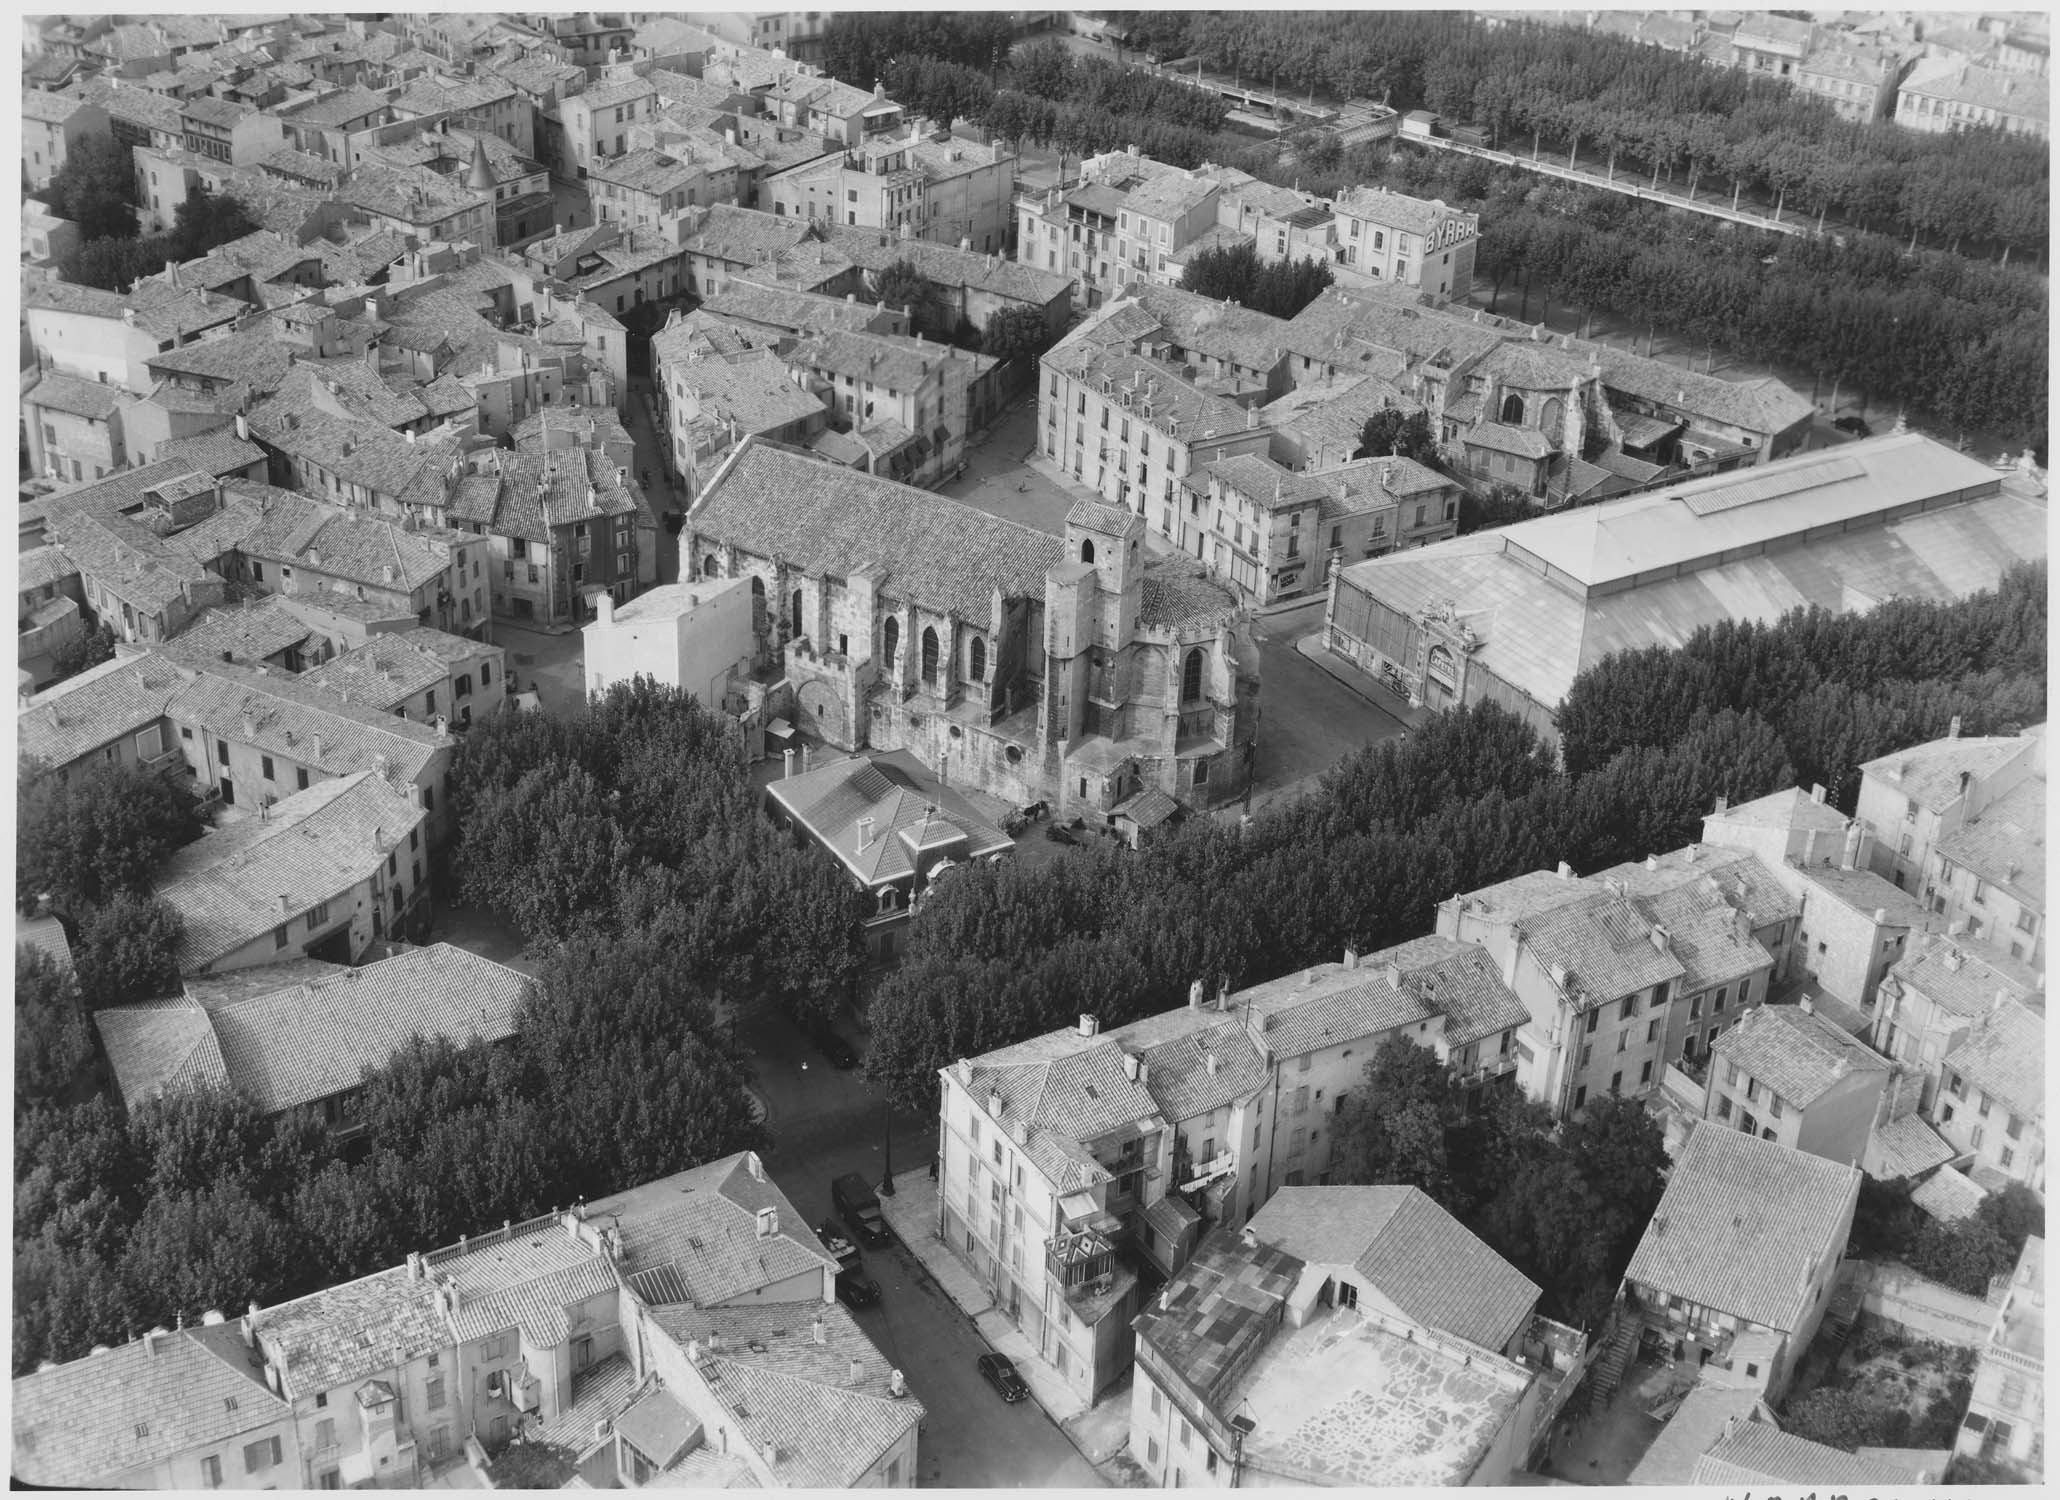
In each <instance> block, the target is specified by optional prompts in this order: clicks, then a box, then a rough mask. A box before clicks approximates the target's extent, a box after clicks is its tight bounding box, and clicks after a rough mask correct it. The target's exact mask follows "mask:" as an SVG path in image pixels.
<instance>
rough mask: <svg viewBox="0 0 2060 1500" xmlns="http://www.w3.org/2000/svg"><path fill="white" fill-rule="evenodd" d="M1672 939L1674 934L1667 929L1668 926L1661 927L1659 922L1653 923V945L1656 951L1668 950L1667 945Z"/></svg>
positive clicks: (1663, 951)
mask: <svg viewBox="0 0 2060 1500" xmlns="http://www.w3.org/2000/svg"><path fill="white" fill-rule="evenodd" d="M1672 940H1673V939H1672V935H1671V934H1670V933H1669V932H1668V931H1667V930H1666V928H1664V927H1661V926H1660V925H1658V924H1657V923H1654V924H1653V928H1652V946H1653V949H1654V950H1655V951H1656V952H1660V953H1665V952H1666V951H1667V945H1668V944H1669V943H1670V942H1671V941H1672Z"/></svg>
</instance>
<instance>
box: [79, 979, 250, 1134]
mask: <svg viewBox="0 0 2060 1500" xmlns="http://www.w3.org/2000/svg"><path fill="white" fill-rule="evenodd" d="M93 1025H94V1026H95V1027H96V1028H97V1029H98V1030H99V1032H100V1041H101V1045H102V1046H103V1047H105V1048H106V1050H107V1062H108V1066H109V1067H111V1068H112V1069H113V1070H114V1079H115V1086H116V1087H117V1088H119V1089H120V1090H121V1095H122V1101H123V1103H124V1104H125V1105H127V1107H129V1108H130V1109H135V1108H137V1107H138V1106H139V1105H141V1104H143V1103H145V1102H146V1101H148V1100H151V1099H155V1098H159V1097H161V1096H164V1095H169V1094H176V1093H180V1092H182V1091H184V1090H186V1089H192V1088H200V1089H221V1088H227V1087H228V1086H229V1068H228V1063H227V1062H226V1061H225V1060H224V1058H223V1057H222V1047H221V1041H220V1039H219V1038H218V1037H217V1036H216V1035H215V1028H214V1023H213V1021H212V1020H211V1019H210V1018H209V1016H208V1013H207V1011H206V1010H205V1009H203V1008H202V1007H201V1006H199V1005H198V1004H196V1003H194V1002H193V1001H191V1000H187V999H184V998H181V999H177V1000H154V1001H151V1002H149V1003H148V1004H144V1005H125V1006H121V1007H119V1008H117V1009H113V1010H97V1011H95V1012H93Z"/></svg>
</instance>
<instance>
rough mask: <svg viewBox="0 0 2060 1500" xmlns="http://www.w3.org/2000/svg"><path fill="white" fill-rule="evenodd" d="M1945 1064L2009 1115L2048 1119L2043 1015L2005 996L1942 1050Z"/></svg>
mask: <svg viewBox="0 0 2060 1500" xmlns="http://www.w3.org/2000/svg"><path fill="white" fill-rule="evenodd" d="M1945 1065H1946V1067H1947V1068H1948V1069H1949V1070H1950V1071H1952V1072H1955V1073H1958V1074H1959V1075H1960V1076H1961V1077H1962V1078H1965V1079H1966V1080H1967V1081H1968V1082H1969V1083H1971V1084H1973V1085H1974V1087H1976V1088H1977V1089H1980V1090H1981V1092H1982V1093H1984V1094H1986V1095H1988V1096H1989V1097H1990V1098H1991V1099H1994V1100H1995V1101H1996V1102H1997V1103H1999V1104H2001V1105H2002V1106H2003V1107H2004V1108H2005V1109H2007V1110H2009V1111H2010V1112H2011V1113H2012V1114H2014V1115H2017V1116H2020V1117H2021V1118H2023V1119H2027V1120H2043V1119H2045V1117H2046V1019H2045V1017H2044V1015H2042V1014H2040V1013H2038V1012H2035V1011H2033V1010H2032V1009H2030V1008H2029V1007H2028V1006H2024V1005H2020V1004H2018V1003H2017V1002H2016V1001H2014V1000H2004V1001H2003V1002H2002V1003H2001V1004H1999V1005H1997V1006H1996V1008H1995V1009H1994V1010H1992V1011H1990V1012H1989V1013H1988V1014H1987V1015H1985V1016H1983V1017H1982V1018H1981V1019H1980V1020H1978V1021H1976V1022H1975V1023H1974V1028H1973V1029H1972V1030H1971V1031H1969V1032H1968V1034H1967V1039H1966V1040H1965V1041H1963V1042H1962V1043H1960V1045H1959V1046H1957V1047H1955V1048H1954V1049H1953V1050H1952V1051H1951V1052H1949V1053H1947V1054H1946V1063H1945Z"/></svg>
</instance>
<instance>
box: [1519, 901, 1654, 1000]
mask: <svg viewBox="0 0 2060 1500" xmlns="http://www.w3.org/2000/svg"><path fill="white" fill-rule="evenodd" d="M1653 926H1654V924H1653V922H1652V921H1651V919H1650V918H1648V917H1647V916H1646V915H1645V913H1644V912H1642V911H1640V910H1639V908H1638V906H1637V905H1636V904H1635V903H1634V902H1632V901H1631V900H1630V899H1629V898H1628V897H1624V896H1617V895H1615V894H1613V893H1610V892H1596V893H1594V894H1593V895H1591V897H1590V899H1588V900H1586V901H1583V902H1580V903H1578V904H1575V905H1569V906H1563V907H1560V908H1559V909H1557V910H1555V911H1551V912H1548V913H1546V914H1544V915H1543V916H1539V917H1533V918H1531V919H1529V920H1528V921H1526V922H1525V923H1524V924H1523V931H1524V936H1525V937H1526V938H1527V939H1528V940H1529V941H1530V944H1531V947H1532V950H1533V951H1534V952H1535V953H1536V954H1537V957H1538V961H1539V962H1540V963H1541V964H1543V965H1545V966H1547V967H1548V968H1549V967H1550V966H1552V965H1554V964H1558V965H1563V966H1564V967H1565V968H1566V970H1567V971H1568V973H1569V975H1570V976H1571V978H1572V981H1573V986H1574V987H1575V988H1576V989H1577V990H1578V998H1576V1000H1575V1004H1576V1008H1577V1009H1581V1010H1585V1009H1587V1008H1588V1007H1589V1006H1590V1005H1593V1004H1606V1003H1607V1002H1609V1001H1611V1000H1616V999H1619V998H1621V997H1622V996H1625V995H1629V994H1632V993H1634V992H1636V991H1638V990H1643V989H1649V988H1650V987H1652V986H1653V985H1655V984H1658V983H1660V982H1661V981H1662V980H1678V979H1680V978H1681V977H1682V975H1683V974H1684V973H1686V966H1685V965H1684V964H1683V963H1682V962H1681V960H1680V959H1679V958H1678V957H1676V956H1675V955H1674V954H1673V953H1671V952H1668V951H1665V950H1663V949H1662V948H1660V947H1659V946H1658V945H1657V944H1655V943H1654V942H1653Z"/></svg>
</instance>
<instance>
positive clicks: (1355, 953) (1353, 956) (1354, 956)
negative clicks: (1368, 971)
mask: <svg viewBox="0 0 2060 1500" xmlns="http://www.w3.org/2000/svg"><path fill="white" fill-rule="evenodd" d="M1345 967H1346V968H1348V969H1356V968H1358V967H1359V950H1358V949H1357V948H1347V949H1346V950H1345Z"/></svg>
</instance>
